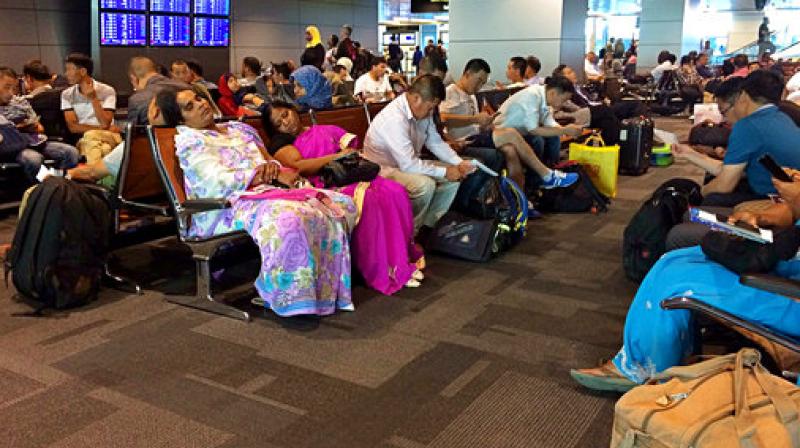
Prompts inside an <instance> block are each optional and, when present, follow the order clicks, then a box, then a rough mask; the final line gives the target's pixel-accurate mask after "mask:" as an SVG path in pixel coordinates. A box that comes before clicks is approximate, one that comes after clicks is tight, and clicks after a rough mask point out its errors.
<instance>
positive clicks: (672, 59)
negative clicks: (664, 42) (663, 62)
mask: <svg viewBox="0 0 800 448" xmlns="http://www.w3.org/2000/svg"><path fill="white" fill-rule="evenodd" d="M667 60H668V61H669V62H671V63H672V64H675V62H676V61H677V60H678V57H677V56H675V55H674V54H672V53H670V54H669V56H667Z"/></svg>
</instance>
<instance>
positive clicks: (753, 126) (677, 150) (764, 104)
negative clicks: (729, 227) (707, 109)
mask: <svg viewBox="0 0 800 448" xmlns="http://www.w3.org/2000/svg"><path fill="white" fill-rule="evenodd" d="M782 93H783V80H782V79H781V78H780V76H778V75H776V74H775V73H773V72H771V71H769V70H756V71H754V72H753V73H751V74H750V75H748V76H747V77H746V78H744V79H741V78H739V79H737V78H731V79H729V80H727V81H725V82H724V83H722V84H721V85H720V86H719V88H718V89H717V91H716V98H717V104H718V105H719V110H720V113H722V115H723V116H724V117H725V119H726V120H727V121H728V122H729V123H731V124H732V125H733V130H732V132H731V135H730V139H729V141H728V149H727V151H726V152H725V158H724V159H723V160H722V161H719V160H716V159H713V158H711V157H708V156H706V155H704V154H701V153H699V152H697V151H695V150H694V149H693V148H692V147H690V146H687V145H681V144H678V145H673V149H672V151H673V154H675V156H677V157H681V158H684V159H687V160H689V161H690V162H691V163H693V164H694V165H697V166H698V167H700V168H702V169H704V170H705V171H706V172H707V173H709V174H711V175H712V176H714V179H713V180H711V181H710V182H708V183H707V184H706V185H705V186H704V187H703V198H704V199H703V204H702V205H703V206H704V209H706V208H708V206H712V207H720V208H719V209H716V210H712V211H714V212H716V213H721V214H726V215H729V214H730V213H731V212H732V209H731V208H732V207H734V206H736V205H737V204H740V203H742V202H745V201H750V200H757V199H766V198H767V197H768V195H775V194H777V191H776V190H775V186H774V185H773V183H772V176H771V174H770V173H769V171H767V170H766V169H765V168H764V167H763V166H762V165H761V164H760V163H758V159H759V158H760V157H761V156H763V155H764V154H769V155H770V156H772V158H773V159H775V161H776V162H777V163H778V165H780V166H783V167H786V168H793V169H798V168H800V128H798V127H797V125H796V124H795V123H794V121H792V119H791V118H789V116H788V115H786V114H785V113H783V112H781V111H780V109H779V108H778V106H777V104H778V103H779V102H780V100H781V94H782ZM698 226H699V227H698ZM707 230H708V227H706V226H703V225H701V224H693V223H686V224H681V225H678V226H676V227H674V228H673V229H672V230H671V231H670V233H669V235H668V236H667V250H672V249H677V248H680V247H687V246H692V245H696V244H699V242H700V240H702V237H703V235H705V232H706V231H707Z"/></svg>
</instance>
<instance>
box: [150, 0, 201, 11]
mask: <svg viewBox="0 0 800 448" xmlns="http://www.w3.org/2000/svg"><path fill="white" fill-rule="evenodd" d="M190 3H191V0H150V11H153V12H177V13H185V14H189V7H190V6H191V4H190Z"/></svg>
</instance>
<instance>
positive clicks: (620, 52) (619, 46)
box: [614, 39, 625, 59]
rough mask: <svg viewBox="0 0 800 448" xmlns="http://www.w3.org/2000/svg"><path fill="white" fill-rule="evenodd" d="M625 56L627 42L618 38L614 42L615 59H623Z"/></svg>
mask: <svg viewBox="0 0 800 448" xmlns="http://www.w3.org/2000/svg"><path fill="white" fill-rule="evenodd" d="M624 56H625V42H624V41H623V40H622V39H617V41H616V43H614V59H622V58H623V57H624Z"/></svg>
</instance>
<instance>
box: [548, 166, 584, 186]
mask: <svg viewBox="0 0 800 448" xmlns="http://www.w3.org/2000/svg"><path fill="white" fill-rule="evenodd" d="M578 179H580V176H579V175H578V173H565V172H563V171H559V170H553V171H551V172H550V176H549V178H548V179H542V188H544V189H545V190H549V189H551V188H564V187H569V186H570V185H572V184H574V183H575V182H577V181H578Z"/></svg>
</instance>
